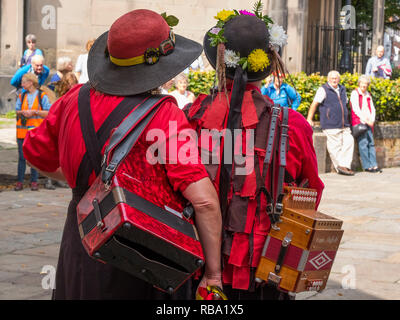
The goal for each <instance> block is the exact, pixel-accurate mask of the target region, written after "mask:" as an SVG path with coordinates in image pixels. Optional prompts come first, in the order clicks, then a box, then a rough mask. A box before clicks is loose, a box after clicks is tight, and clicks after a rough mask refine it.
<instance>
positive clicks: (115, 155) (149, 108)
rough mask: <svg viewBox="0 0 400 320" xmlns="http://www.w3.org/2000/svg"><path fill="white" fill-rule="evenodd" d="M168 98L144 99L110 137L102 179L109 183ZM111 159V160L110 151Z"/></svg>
mask: <svg viewBox="0 0 400 320" xmlns="http://www.w3.org/2000/svg"><path fill="white" fill-rule="evenodd" d="M165 99H167V96H165V95H155V96H151V97H150V98H149V99H147V100H146V101H144V102H143V103H142V105H141V106H140V108H136V109H135V110H133V111H132V112H131V114H129V116H128V117H127V118H126V119H125V120H124V121H123V122H122V123H121V124H120V125H119V126H118V128H117V129H116V130H115V131H114V133H113V134H112V136H111V138H110V143H109V145H108V146H107V148H106V150H105V151H104V158H103V159H104V160H103V163H102V169H103V170H102V176H101V178H102V181H103V182H104V183H106V184H107V183H109V182H110V181H111V179H112V177H113V176H114V174H115V171H116V170H117V168H118V166H119V164H120V163H121V162H122V161H123V160H124V159H125V157H126V156H127V155H128V153H129V151H130V150H131V149H132V147H133V146H134V144H135V143H136V141H137V140H138V139H139V137H140V135H141V134H142V132H143V131H144V129H145V128H146V127H147V125H148V124H149V122H150V121H151V119H152V118H153V117H154V115H155V114H156V112H157V111H158V107H159V105H160V103H161V101H163V100H165ZM111 152H112V157H111V160H110V161H109V156H110V153H111Z"/></svg>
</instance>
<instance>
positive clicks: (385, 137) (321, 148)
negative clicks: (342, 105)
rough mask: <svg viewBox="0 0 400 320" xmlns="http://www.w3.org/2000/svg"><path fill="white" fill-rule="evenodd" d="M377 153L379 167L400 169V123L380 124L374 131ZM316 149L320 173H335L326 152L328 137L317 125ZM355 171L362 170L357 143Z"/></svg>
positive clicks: (354, 157) (352, 165)
mask: <svg viewBox="0 0 400 320" xmlns="http://www.w3.org/2000/svg"><path fill="white" fill-rule="evenodd" d="M374 140H375V151H376V158H377V162H378V166H379V167H380V168H388V167H399V166H400V122H380V123H377V124H376V125H375V129H374ZM313 141H314V148H315V152H316V155H317V161H318V172H319V173H325V172H334V171H335V170H334V168H333V165H332V161H331V159H330V157H329V153H328V151H327V150H326V137H325V135H324V134H323V133H322V131H321V128H320V127H319V126H318V124H316V126H315V127H314V135H313ZM351 167H352V169H353V170H356V171H359V170H362V167H361V162H360V155H359V152H358V145H357V142H356V141H355V144H354V155H353V162H352V164H351Z"/></svg>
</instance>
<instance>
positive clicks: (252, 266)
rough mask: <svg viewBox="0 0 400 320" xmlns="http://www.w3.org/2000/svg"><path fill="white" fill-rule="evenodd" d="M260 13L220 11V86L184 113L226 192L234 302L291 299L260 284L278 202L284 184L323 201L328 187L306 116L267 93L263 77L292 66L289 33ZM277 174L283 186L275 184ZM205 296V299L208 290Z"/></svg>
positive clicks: (226, 278)
mask: <svg viewBox="0 0 400 320" xmlns="http://www.w3.org/2000/svg"><path fill="white" fill-rule="evenodd" d="M260 10H261V9H260ZM260 16H261V17H262V16H263V14H262V12H260V11H257V10H256V9H255V12H253V13H252V12H248V11H245V10H241V11H227V10H222V11H221V12H219V13H218V14H217V16H216V18H217V20H218V24H217V26H215V27H213V28H211V29H210V30H209V31H208V32H207V33H206V35H205V37H204V42H203V45H204V52H205V55H206V57H207V59H208V61H209V62H210V64H211V66H212V67H213V68H215V69H216V74H217V76H218V84H219V88H218V91H217V90H214V91H213V92H211V94H210V95H206V94H201V95H199V96H198V98H197V99H196V100H195V102H194V103H193V104H192V105H187V106H186V107H185V110H184V112H185V113H186V115H187V117H188V119H189V122H190V124H191V125H192V128H193V129H194V130H195V131H196V132H197V133H198V134H200V132H202V139H201V143H199V150H200V151H199V153H201V154H202V155H203V157H204V159H205V167H206V169H207V172H208V174H209V176H210V178H211V180H212V181H213V183H214V187H215V188H216V190H217V191H218V194H219V198H220V202H221V211H222V216H223V217H224V218H223V244H222V256H223V270H222V271H223V276H222V280H223V291H224V293H225V294H226V295H227V297H228V299H233V300H242V299H243V300H249V299H251V300H260V299H261V300H268V299H289V298H290V297H289V295H288V294H285V293H283V292H280V291H278V290H277V289H276V288H274V287H270V286H268V285H260V284H258V283H256V281H255V272H256V268H257V266H258V263H259V261H260V257H261V251H262V249H263V247H264V244H265V241H266V239H267V235H268V232H269V230H270V228H271V225H273V224H275V223H276V222H277V221H276V219H275V217H276V216H275V214H278V210H279V203H278V202H275V200H274V199H278V198H279V197H278V195H281V193H282V192H283V189H282V188H283V185H284V184H291V185H297V186H306V185H307V186H308V187H310V188H314V189H316V190H317V192H318V200H317V206H318V203H319V200H320V197H321V194H322V190H323V188H324V184H323V183H322V181H321V180H320V178H319V177H318V167H317V159H316V155H315V150H314V147H313V141H312V133H313V132H312V128H311V127H310V125H309V124H308V123H307V121H306V120H305V119H304V117H303V116H302V115H301V114H300V113H298V112H295V111H293V110H292V109H290V108H281V107H280V106H278V105H275V104H274V102H273V101H272V100H271V99H269V98H268V97H266V96H263V95H262V94H261V90H260V88H261V81H262V80H263V79H265V78H266V77H267V76H268V75H269V74H271V73H272V72H282V71H283V69H284V66H283V63H282V62H281V60H280V57H279V56H278V53H277V52H276V51H275V49H274V47H273V45H274V44H277V43H279V44H280V45H283V42H284V41H282V39H281V38H284V35H282V37H272V33H271V34H270V32H269V28H268V26H267V24H266V23H265V20H264V19H261V18H259V17H260ZM221 34H223V39H221V37H220V35H221ZM269 128H271V129H269ZM205 132H210V135H211V136H207V135H204V134H205ZM278 132H279V133H278ZM213 133H214V134H215V133H224V135H223V136H222V137H221V136H219V137H217V136H216V135H214V134H213ZM270 133H271V134H270ZM272 133H274V134H272ZM252 136H253V138H251V137H252ZM269 137H272V140H271V141H270V139H269ZM276 137H278V138H279V139H280V142H279V143H278V141H277V140H276V139H277V138H276ZM203 138H204V139H203ZM211 138H212V139H211ZM211 140H212V142H211ZM267 140H268V141H267ZM233 146H235V147H233ZM237 146H241V148H240V147H238V148H236V147H237ZM274 146H275V147H276V148H275V147H274ZM279 146H282V147H279ZM278 150H280V151H279V153H277V152H278ZM282 153H283V158H284V159H286V166H284V164H283V161H281V160H282ZM203 157H202V159H203ZM215 158H217V159H220V160H221V161H219V162H218V161H214V159H215ZM211 160H213V161H211ZM272 177H275V178H276V179H274V181H276V185H275V186H273V184H270V181H271V178H272ZM279 186H280V187H279ZM270 209H271V210H270ZM203 293H204V294H203V295H202V296H203V297H204V295H206V294H207V291H205V290H203Z"/></svg>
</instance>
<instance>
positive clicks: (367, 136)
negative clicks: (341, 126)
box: [350, 75, 382, 172]
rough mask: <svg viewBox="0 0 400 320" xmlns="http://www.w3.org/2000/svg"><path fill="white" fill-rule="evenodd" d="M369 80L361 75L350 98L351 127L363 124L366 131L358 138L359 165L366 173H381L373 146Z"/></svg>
mask: <svg viewBox="0 0 400 320" xmlns="http://www.w3.org/2000/svg"><path fill="white" fill-rule="evenodd" d="M370 83H371V80H370V78H369V77H368V76H366V75H362V76H360V77H359V79H358V88H356V89H354V90H353V91H352V93H351V96H350V103H351V115H352V125H353V126H355V125H357V124H359V123H364V124H366V125H367V126H368V130H367V131H366V132H364V133H363V134H361V135H360V136H358V137H357V138H356V139H357V142H358V151H359V153H360V159H361V165H362V167H363V169H364V170H365V171H367V172H382V170H381V169H379V168H378V164H377V161H376V152H375V144H374V136H373V130H374V123H375V107H374V103H373V101H372V96H371V94H370V93H369V92H368V87H369V85H370Z"/></svg>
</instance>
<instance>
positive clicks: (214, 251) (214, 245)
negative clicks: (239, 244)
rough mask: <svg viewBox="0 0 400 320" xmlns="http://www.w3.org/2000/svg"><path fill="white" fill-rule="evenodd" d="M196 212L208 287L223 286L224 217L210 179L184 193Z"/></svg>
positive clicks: (200, 182) (200, 181)
mask: <svg viewBox="0 0 400 320" xmlns="http://www.w3.org/2000/svg"><path fill="white" fill-rule="evenodd" d="M183 196H184V197H185V198H186V199H188V200H189V201H190V203H191V204H192V205H193V208H194V210H195V221H196V226H197V228H198V232H199V237H200V241H201V244H202V247H203V250H204V257H205V261H206V265H205V274H204V276H205V278H206V279H203V281H205V282H206V285H218V286H221V285H222V283H221V230H222V215H221V210H220V206H219V200H218V195H217V192H216V190H215V188H214V186H213V184H212V182H211V180H210V179H209V178H204V179H201V180H199V181H197V182H194V183H191V184H190V185H189V186H188V187H187V188H186V189H185V191H184V192H183Z"/></svg>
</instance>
